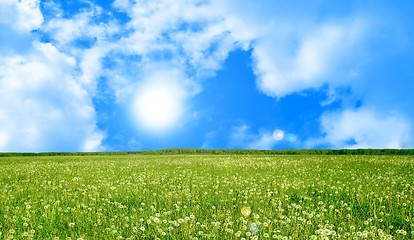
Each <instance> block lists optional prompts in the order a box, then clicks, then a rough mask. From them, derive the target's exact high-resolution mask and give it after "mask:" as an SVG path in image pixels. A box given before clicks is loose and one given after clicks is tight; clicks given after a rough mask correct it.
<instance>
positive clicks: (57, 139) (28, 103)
mask: <svg viewBox="0 0 414 240" xmlns="http://www.w3.org/2000/svg"><path fill="white" fill-rule="evenodd" d="M29 44H31V43H29ZM75 67H76V61H75V59H74V58H72V57H69V56H67V55H65V54H63V53H61V52H59V51H58V50H57V49H56V48H55V47H54V46H52V45H51V44H48V43H46V44H45V43H39V42H34V43H33V46H32V50H31V51H30V53H29V54H27V55H11V56H3V57H2V58H1V60H0V103H1V104H0V112H1V113H2V114H1V116H0V133H1V135H2V137H1V138H2V141H1V146H0V147H1V149H0V151H35V152H38V151H79V150H93V149H95V150H98V149H100V148H99V145H100V140H102V138H103V135H102V134H101V133H100V132H99V131H97V130H96V122H95V111H94V109H93V105H92V102H91V99H90V97H89V96H88V95H87V92H86V91H85V90H84V89H83V88H82V87H81V86H80V85H79V84H78V83H77V81H76V80H75V79H74V77H73V75H72V74H73V72H74V70H75ZM91 139H93V141H94V146H93V148H92V144H91V141H92V140H91ZM98 142H99V143H98Z"/></svg>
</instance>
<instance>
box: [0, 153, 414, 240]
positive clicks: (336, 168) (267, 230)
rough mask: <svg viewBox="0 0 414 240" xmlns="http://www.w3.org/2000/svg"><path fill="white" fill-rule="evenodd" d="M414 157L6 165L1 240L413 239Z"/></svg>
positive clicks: (76, 159)
mask: <svg viewBox="0 0 414 240" xmlns="http://www.w3.org/2000/svg"><path fill="white" fill-rule="evenodd" d="M413 191H414V156H350V155H348V156H323V155H320V156H283V155H282V156H264V155H154V156H151V155H111V156H109V155H108V156H105V155H102V156H37V157H1V158H0V239H53V240H57V239H75V240H82V239H414V207H413V205H414V204H413V203H414V194H413Z"/></svg>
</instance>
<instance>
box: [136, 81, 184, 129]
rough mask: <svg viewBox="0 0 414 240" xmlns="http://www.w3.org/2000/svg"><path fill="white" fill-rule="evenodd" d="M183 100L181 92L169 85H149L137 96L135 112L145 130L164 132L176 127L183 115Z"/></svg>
mask: <svg viewBox="0 0 414 240" xmlns="http://www.w3.org/2000/svg"><path fill="white" fill-rule="evenodd" d="M182 102H183V100H182V98H181V97H180V93H179V91H177V89H176V88H175V87H174V86H170V85H168V84H149V85H146V86H143V87H142V88H141V89H140V90H139V91H138V92H137V94H136V96H135V99H134V102H133V108H134V109H133V111H134V115H135V119H136V120H137V121H138V124H139V125H140V126H141V127H142V128H143V129H145V130H148V131H152V132H163V131H166V130H169V129H171V128H172V127H173V126H175V125H176V124H177V122H178V120H179V119H180V117H181V115H182V109H183V107H182V105H183V103H182Z"/></svg>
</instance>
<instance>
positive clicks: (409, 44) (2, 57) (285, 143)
mask: <svg viewBox="0 0 414 240" xmlns="http://www.w3.org/2000/svg"><path fill="white" fill-rule="evenodd" d="M413 12H414V5H413V4H412V3H411V2H410V1H398V2H392V3H390V2H389V1H323V0H320V1H311V2H308V3H303V1H289V2H286V1H274V0H260V1H253V2H252V1H246V0H237V1H236V0H227V1H222V0H194V1H187V0H174V1H173V0H153V1H138V0H137V1H133V0H115V1H109V0H108V1H88V0H70V1H61V0H48V1H38V0H21V1H17V0H2V1H1V2H0V151H2V152H44V151H127V150H148V149H164V148H184V147H191V148H206V149H217V148H220V149H229V148H238V149H304V148H334V149H339V148H414V130H413V123H414V111H413V110H412V109H414V97H413V96H412V92H413V91H414V70H413V66H414V41H413V39H414V18H413V17H412V16H413V14H412V13H413Z"/></svg>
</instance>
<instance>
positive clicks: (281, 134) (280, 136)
mask: <svg viewBox="0 0 414 240" xmlns="http://www.w3.org/2000/svg"><path fill="white" fill-rule="evenodd" d="M284 136H285V133H284V132H283V131H282V130H280V129H276V130H275V131H274V132H273V139H274V140H276V141H280V140H282V139H283V137H284Z"/></svg>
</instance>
